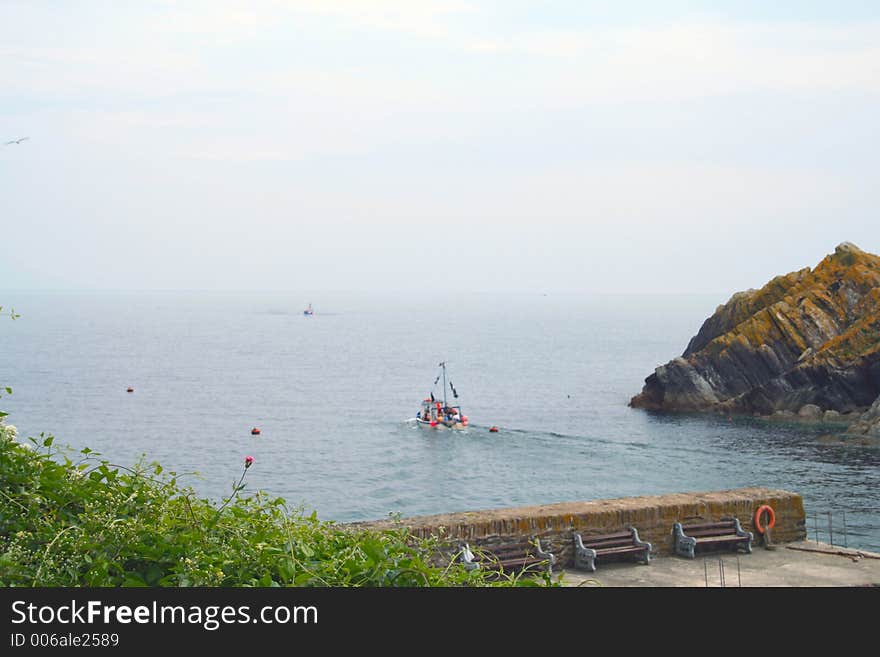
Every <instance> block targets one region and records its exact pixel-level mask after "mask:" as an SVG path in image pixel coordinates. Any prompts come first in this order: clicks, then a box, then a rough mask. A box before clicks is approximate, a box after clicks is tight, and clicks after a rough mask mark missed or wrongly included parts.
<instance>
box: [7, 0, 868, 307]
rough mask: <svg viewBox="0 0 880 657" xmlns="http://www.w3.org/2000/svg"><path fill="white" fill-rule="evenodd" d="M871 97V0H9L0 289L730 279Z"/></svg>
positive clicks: (844, 233)
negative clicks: (528, 0) (151, 0)
mask: <svg viewBox="0 0 880 657" xmlns="http://www.w3.org/2000/svg"><path fill="white" fill-rule="evenodd" d="M878 117H880V4H878V3H877V2H874V1H871V0H865V1H864V2H858V1H855V0H836V1H834V2H831V1H821V2H819V1H816V2H813V1H807V0H797V1H794V0H783V1H780V2H772V3H771V2H766V1H765V0H761V1H758V0H754V1H752V0H738V1H737V2H711V1H708V0H706V1H703V2H700V1H688V2H685V1H678V2H676V1H665V2H657V1H655V0H630V1H623V0H621V1H607V2H604V1H603V2H590V1H588V0H572V1H571V2H561V1H559V2H553V1H550V2H547V1H543V2H538V1H537V0H535V1H533V2H525V1H518V0H495V1H480V0H474V1H471V0H460V1H458V0H311V1H310V0H286V1H282V0H278V1H269V0H266V1H247V2H245V1H242V2H228V1H226V0H207V1H204V2H197V1H191V2H171V1H167V2H163V1H153V2H148V1H146V0H137V1H135V0H131V1H113V2H110V1H106V2H88V1H80V2H49V1H41V0H21V1H19V0H0V142H6V141H9V140H12V139H18V138H20V137H24V136H28V137H29V139H28V140H27V141H23V142H22V143H20V144H13V145H8V146H0V246H2V251H0V290H2V289H7V290H13V289H221V290H225V289H231V290H241V289H254V290H274V289H282V290H287V289H290V290H309V291H312V290H315V291H319V290H330V289H351V290H368V289H385V290H395V289H400V290H413V289H416V288H419V289H422V288H424V286H426V285H434V284H438V285H443V286H444V287H445V289H448V290H460V291H477V290H484V291H486V290H488V291H492V290H499V291H500V290H504V291H520V290H522V291H536V292H548V293H553V292H590V293H592V292H603V293H630V292H634V293H635V292H651V293H660V292H675V293H680V292H697V293H704V292H709V293H720V294H723V295H729V294H730V293H732V292H734V291H736V290H740V289H745V288H748V287H757V286H760V285H762V284H763V283H764V282H766V280H767V279H769V278H770V277H772V276H773V275H775V274H779V273H784V272H788V271H791V270H794V269H799V268H801V267H804V266H813V265H815V264H816V263H817V262H818V261H819V260H820V259H821V258H822V257H823V256H824V255H825V254H827V253H829V252H831V251H833V249H834V247H835V245H836V244H838V243H839V242H841V241H844V240H848V241H852V242H855V243H856V244H857V245H859V246H861V247H862V248H863V249H865V250H869V251H873V252H875V253H876V252H880V229H878V228H880V226H878V224H880V222H878V212H877V208H878V206H880V121H878ZM0 303H2V299H0Z"/></svg>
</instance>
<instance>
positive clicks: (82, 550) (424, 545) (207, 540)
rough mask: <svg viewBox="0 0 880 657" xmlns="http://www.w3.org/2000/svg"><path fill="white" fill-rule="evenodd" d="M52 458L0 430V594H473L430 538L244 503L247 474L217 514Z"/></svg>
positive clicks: (166, 476) (50, 452)
mask: <svg viewBox="0 0 880 657" xmlns="http://www.w3.org/2000/svg"><path fill="white" fill-rule="evenodd" d="M68 453H70V452H69V450H62V451H58V450H56V449H55V448H54V446H53V438H52V436H48V437H47V436H43V435H41V437H40V439H39V440H37V439H29V442H19V441H17V437H16V432H15V427H12V426H9V425H3V424H2V420H0V585H3V586H484V585H502V586H503V585H534V584H550V578H549V576H544V577H543V578H542V579H534V578H525V577H519V578H517V577H505V578H502V579H501V580H496V581H490V580H489V578H488V577H487V574H486V573H484V572H482V571H467V570H465V569H464V568H463V567H462V566H461V565H459V564H458V563H457V562H455V561H454V560H452V559H450V558H449V556H447V557H445V559H444V558H443V557H442V556H441V555H443V554H444V552H443V550H441V549H440V539H439V537H433V538H431V539H416V538H414V537H413V536H412V535H411V534H410V533H409V532H408V531H407V530H406V529H405V528H404V527H402V526H401V527H399V528H396V529H393V530H388V531H372V530H365V529H354V528H352V527H350V526H345V525H339V524H335V523H332V522H324V521H320V520H318V518H317V517H316V515H315V514H314V513H313V514H311V515H306V514H305V513H303V512H302V510H290V509H288V508H287V507H286V505H285V502H284V500H283V499H281V498H271V497H269V496H267V495H266V494H264V493H262V492H259V493H255V494H253V495H247V496H245V495H243V494H242V489H243V488H244V479H245V476H246V474H247V473H248V467H249V466H250V463H247V464H245V465H244V466H243V469H242V473H241V478H240V479H239V482H238V484H236V485H235V486H234V487H233V491H232V494H231V495H230V497H229V499H228V500H226V502H225V503H224V504H223V505H219V506H218V505H216V504H214V503H212V502H211V501H210V500H207V499H202V498H198V497H197V496H196V494H195V493H194V491H193V490H192V489H191V488H187V487H183V486H181V485H179V484H178V482H177V478H176V476H175V474H174V473H165V472H163V470H162V467H161V466H160V465H158V464H156V463H152V464H149V465H147V464H145V463H140V464H138V465H136V466H135V467H133V468H126V467H122V466H117V465H112V464H111V463H108V462H107V461H106V460H104V459H101V458H100V456H99V455H98V454H96V453H94V452H92V451H90V450H89V449H84V450H82V451H81V452H80V453H77V454H76V455H75V458H76V459H77V460H76V461H74V460H72V459H71V458H69V456H68V455H67V454H68Z"/></svg>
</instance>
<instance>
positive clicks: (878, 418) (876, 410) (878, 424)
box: [847, 397, 880, 438]
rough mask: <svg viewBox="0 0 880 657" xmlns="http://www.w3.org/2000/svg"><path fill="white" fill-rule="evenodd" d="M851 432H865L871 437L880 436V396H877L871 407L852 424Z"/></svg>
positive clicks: (849, 430)
mask: <svg viewBox="0 0 880 657" xmlns="http://www.w3.org/2000/svg"><path fill="white" fill-rule="evenodd" d="M847 431H848V432H849V433H855V434H865V435H867V436H870V437H871V438H880V397H877V401H875V402H874V403H873V404H872V405H871V408H869V409H868V410H867V411H865V412H864V413H863V414H862V416H861V417H860V418H859V419H858V421H857V422H855V423H854V424H852V425H850V427H849V429H848V430H847Z"/></svg>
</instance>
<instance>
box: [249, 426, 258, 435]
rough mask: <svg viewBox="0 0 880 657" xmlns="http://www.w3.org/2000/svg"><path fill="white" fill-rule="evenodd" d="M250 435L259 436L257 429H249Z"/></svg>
mask: <svg viewBox="0 0 880 657" xmlns="http://www.w3.org/2000/svg"><path fill="white" fill-rule="evenodd" d="M251 435H252V436H259V435H260V430H259V429H257V428H256V427H254V428H253V429H251Z"/></svg>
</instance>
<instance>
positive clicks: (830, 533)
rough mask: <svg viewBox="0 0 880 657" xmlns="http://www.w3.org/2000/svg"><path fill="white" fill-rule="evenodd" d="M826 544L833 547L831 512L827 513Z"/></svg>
mask: <svg viewBox="0 0 880 657" xmlns="http://www.w3.org/2000/svg"><path fill="white" fill-rule="evenodd" d="M828 542H829V543H831V545H834V528H833V527H832V526H831V511H829V512H828Z"/></svg>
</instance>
